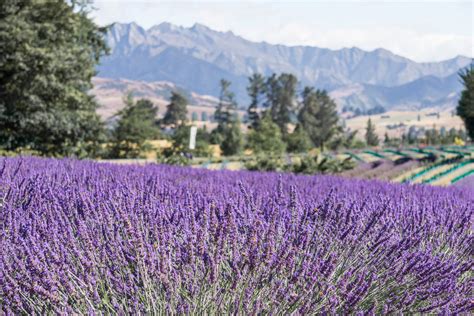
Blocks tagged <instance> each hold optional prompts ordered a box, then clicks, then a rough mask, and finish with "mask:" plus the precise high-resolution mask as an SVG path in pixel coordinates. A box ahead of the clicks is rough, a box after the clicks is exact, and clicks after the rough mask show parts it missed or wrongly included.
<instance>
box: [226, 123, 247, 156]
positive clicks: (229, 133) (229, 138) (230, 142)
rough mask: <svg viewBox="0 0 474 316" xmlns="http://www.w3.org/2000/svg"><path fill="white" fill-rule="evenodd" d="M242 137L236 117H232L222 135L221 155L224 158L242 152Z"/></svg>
mask: <svg viewBox="0 0 474 316" xmlns="http://www.w3.org/2000/svg"><path fill="white" fill-rule="evenodd" d="M242 146H243V137H242V131H241V128H240V120H239V118H238V116H233V117H232V120H231V122H230V123H229V124H228V125H227V126H226V128H225V129H224V131H223V133H222V144H221V149H222V153H223V154H224V155H225V156H231V155H236V154H239V153H240V152H241V151H242Z"/></svg>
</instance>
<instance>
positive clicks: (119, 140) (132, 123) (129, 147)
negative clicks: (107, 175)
mask: <svg viewBox="0 0 474 316" xmlns="http://www.w3.org/2000/svg"><path fill="white" fill-rule="evenodd" d="M157 113H158V109H157V108H156V107H154V106H153V103H152V102H151V101H149V100H147V99H141V100H138V101H137V102H134V101H133V98H132V95H131V94H128V96H127V97H126V99H125V107H124V108H123V109H122V110H120V111H119V112H118V113H117V114H116V115H115V117H116V118H117V122H116V126H115V128H114V130H113V131H112V140H113V144H112V148H111V156H112V157H113V158H139V157H141V155H142V154H143V153H144V152H146V151H148V150H150V146H149V145H148V144H147V142H146V141H147V140H150V139H155V138H156V137H158V136H159V129H158V127H157V126H156V115H157Z"/></svg>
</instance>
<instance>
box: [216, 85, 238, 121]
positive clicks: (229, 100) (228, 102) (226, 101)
mask: <svg viewBox="0 0 474 316" xmlns="http://www.w3.org/2000/svg"><path fill="white" fill-rule="evenodd" d="M230 85H231V83H230V81H227V80H225V79H221V81H220V93H219V104H218V105H217V108H216V111H215V113H214V117H215V120H216V122H217V124H218V126H219V129H222V130H223V129H224V128H225V127H226V125H228V124H229V123H230V122H231V121H232V115H233V113H234V112H235V110H236V109H237V102H236V101H235V95H234V93H233V92H232V91H230V89H229V88H230Z"/></svg>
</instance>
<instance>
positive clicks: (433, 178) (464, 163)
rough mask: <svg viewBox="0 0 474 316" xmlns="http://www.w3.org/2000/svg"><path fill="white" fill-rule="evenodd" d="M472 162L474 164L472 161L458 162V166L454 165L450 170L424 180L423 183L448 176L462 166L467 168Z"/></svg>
mask: <svg viewBox="0 0 474 316" xmlns="http://www.w3.org/2000/svg"><path fill="white" fill-rule="evenodd" d="M472 162H474V160H468V161H463V162H460V163H458V164H455V165H453V166H452V167H451V168H449V169H447V170H443V171H442V172H440V173H437V174H435V175H434V176H432V177H431V178H429V179H426V180H424V181H423V183H432V182H434V181H436V180H438V179H441V178H443V177H446V176H448V175H449V174H451V173H453V172H455V171H456V170H458V169H460V168H463V167H464V166H468V165H469V164H471V163H472Z"/></svg>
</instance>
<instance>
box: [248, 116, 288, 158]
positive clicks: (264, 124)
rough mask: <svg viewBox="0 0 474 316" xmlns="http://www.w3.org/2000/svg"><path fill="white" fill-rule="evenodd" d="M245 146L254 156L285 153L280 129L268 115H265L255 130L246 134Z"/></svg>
mask: <svg viewBox="0 0 474 316" xmlns="http://www.w3.org/2000/svg"><path fill="white" fill-rule="evenodd" d="M247 146H248V148H250V149H252V151H253V152H254V153H256V154H259V153H272V154H282V153H283V152H284V151H285V143H284V142H283V140H282V136H281V132H280V129H279V128H278V125H276V124H275V123H273V122H272V119H271V117H270V115H265V116H264V117H263V119H262V120H261V121H260V124H259V125H258V126H257V128H256V129H253V130H251V131H250V132H249V133H248V136H247Z"/></svg>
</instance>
